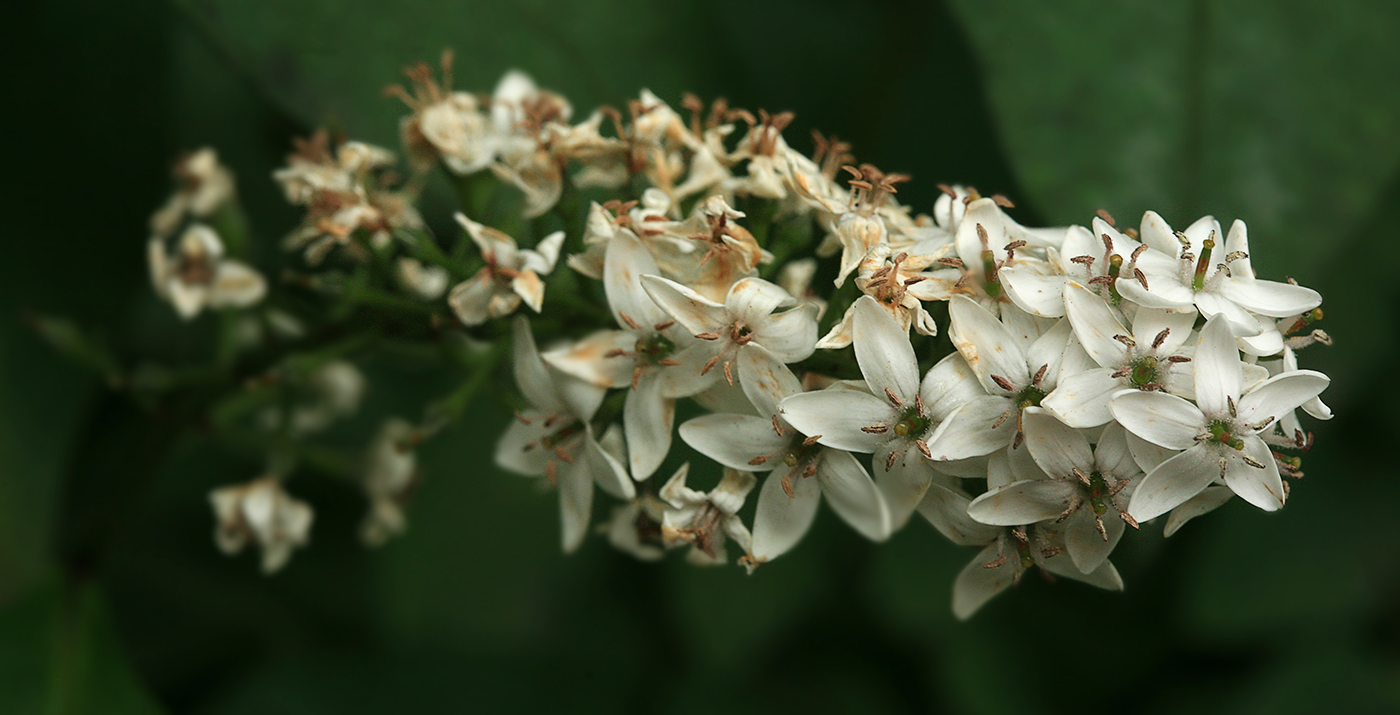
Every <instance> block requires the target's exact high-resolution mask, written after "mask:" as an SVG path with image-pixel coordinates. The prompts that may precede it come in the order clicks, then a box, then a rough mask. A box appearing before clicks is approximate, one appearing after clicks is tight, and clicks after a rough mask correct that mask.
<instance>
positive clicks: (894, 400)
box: [885, 387, 904, 408]
mask: <svg viewBox="0 0 1400 715" xmlns="http://www.w3.org/2000/svg"><path fill="white" fill-rule="evenodd" d="M885 398H886V399H888V400H889V401H890V404H891V405H894V406H895V407H896V408H902V407H904V400H901V399H899V395H896V394H894V390H891V389H890V388H888V387H886V388H885Z"/></svg>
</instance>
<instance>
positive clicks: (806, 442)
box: [802, 434, 822, 447]
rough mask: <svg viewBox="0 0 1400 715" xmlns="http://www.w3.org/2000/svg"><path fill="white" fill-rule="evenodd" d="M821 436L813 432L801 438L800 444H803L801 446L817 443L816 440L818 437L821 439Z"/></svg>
mask: <svg viewBox="0 0 1400 715" xmlns="http://www.w3.org/2000/svg"><path fill="white" fill-rule="evenodd" d="M821 438H822V436H821V435H819V434H814V435H812V436H811V437H808V438H807V439H804V440H802V446H803V447H811V446H812V445H814V444H816V443H817V440H819V439H821Z"/></svg>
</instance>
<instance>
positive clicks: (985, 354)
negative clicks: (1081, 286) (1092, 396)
mask: <svg viewBox="0 0 1400 715" xmlns="http://www.w3.org/2000/svg"><path fill="white" fill-rule="evenodd" d="M964 225H966V224H964ZM1002 315H1003V320H998V319H997V318H996V317H994V316H993V315H992V314H991V313H990V312H988V311H987V309H986V308H983V307H982V306H981V305H979V304H978V303H977V302H975V301H973V300H972V299H971V298H968V297H967V296H962V295H959V296H954V297H953V299H952V301H950V302H949V304H948V316H949V322H950V326H949V329H948V332H949V335H950V336H951V337H952V339H953V346H954V347H956V348H957V349H958V352H960V353H962V356H963V358H965V359H966V360H967V364H968V366H969V367H971V368H972V372H973V373H975V374H976V375H977V380H978V382H980V383H981V385H982V387H983V388H984V389H985V390H986V392H987V393H988V394H989V395H992V396H993V400H994V401H993V402H990V403H986V404H987V408H986V409H987V410H996V411H995V412H991V414H993V415H994V417H993V418H992V419H991V420H989V422H990V424H979V425H976V427H978V428H980V429H981V430H982V432H983V433H984V434H985V433H987V432H991V431H996V428H1000V427H1004V425H1005V424H1007V423H1009V424H1012V425H1013V426H1014V427H1015V429H1014V430H1007V431H1003V432H1001V434H1002V435H1004V436H1008V435H1013V434H1014V439H1013V440H1012V442H1011V446H1012V448H1013V449H1015V448H1017V447H1018V446H1019V444H1020V442H1021V439H1022V438H1023V432H1022V430H1021V413H1022V411H1024V410H1025V409H1026V408H1028V407H1038V406H1040V404H1041V401H1042V400H1043V399H1045V396H1046V395H1048V394H1050V393H1051V392H1053V391H1054V389H1055V386H1056V385H1057V384H1058V383H1059V379H1060V375H1061V373H1062V372H1063V373H1064V374H1066V375H1072V374H1074V373H1077V372H1082V371H1083V370H1085V369H1088V368H1090V367H1092V365H1093V362H1092V361H1091V360H1090V359H1089V356H1088V355H1087V354H1085V352H1084V349H1083V348H1082V347H1081V346H1080V345H1079V341H1078V340H1077V339H1075V337H1074V334H1073V331H1072V329H1071V328H1070V324H1069V322H1068V321H1065V320H1060V321H1057V322H1055V323H1053V326H1052V327H1050V328H1049V329H1048V330H1044V332H1043V333H1038V332H1036V331H1037V330H1039V326H1040V324H1039V323H1037V322H1036V320H1037V319H1035V318H1032V317H1031V316H1028V315H1026V314H1025V313H1022V312H1021V311H1020V310H1019V309H1018V308H1016V307H1014V306H1004V307H1003V310H1002ZM1018 316H1019V317H1018ZM1013 328H1014V330H1015V332H1013ZM982 416H983V417H985V413H984V414H983V415H982ZM962 456H967V455H962ZM935 458H937V459H956V458H958V457H952V456H948V457H945V456H943V455H939V454H937V451H936V450H935Z"/></svg>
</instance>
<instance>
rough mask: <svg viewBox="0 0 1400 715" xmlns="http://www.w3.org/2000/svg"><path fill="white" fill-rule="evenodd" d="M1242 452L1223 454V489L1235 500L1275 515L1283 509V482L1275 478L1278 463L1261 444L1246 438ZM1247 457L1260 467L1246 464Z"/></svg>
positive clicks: (1266, 447)
mask: <svg viewBox="0 0 1400 715" xmlns="http://www.w3.org/2000/svg"><path fill="white" fill-rule="evenodd" d="M1242 439H1243V441H1244V449H1243V450H1242V451H1241V452H1236V451H1235V450H1233V449H1230V450H1226V451H1225V486H1227V487H1229V488H1230V491H1232V492H1234V493H1235V494H1237V495H1239V497H1240V498H1241V499H1243V500H1245V501H1247V502H1249V503H1250V504H1253V505H1254V506H1257V507H1259V508H1260V509H1263V510H1264V511H1277V510H1278V509H1281V508H1283V498H1284V496H1283V479H1281V478H1280V477H1279V473H1278V463H1276V462H1275V461H1274V455H1273V454H1272V453H1271V452H1270V451H1269V445H1267V444H1265V443H1264V440H1262V439H1259V438H1258V437H1256V436H1253V435H1250V436H1247V437H1243V438H1242ZM1244 457H1249V458H1251V459H1253V460H1254V461H1255V462H1257V463H1259V464H1262V465H1263V467H1262V468H1260V467H1256V466H1253V465H1251V464H1247V463H1246V462H1245V461H1244Z"/></svg>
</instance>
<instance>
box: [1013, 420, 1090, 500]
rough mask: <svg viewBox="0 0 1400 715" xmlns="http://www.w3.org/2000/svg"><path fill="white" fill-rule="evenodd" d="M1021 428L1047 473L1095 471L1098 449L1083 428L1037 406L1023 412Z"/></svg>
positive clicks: (1070, 475) (1071, 475)
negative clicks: (1095, 453) (1069, 423)
mask: <svg viewBox="0 0 1400 715" xmlns="http://www.w3.org/2000/svg"><path fill="white" fill-rule="evenodd" d="M1021 427H1022V429H1023V430H1025V434H1026V446H1027V447H1029V448H1030V450H1031V456H1032V457H1033V458H1035V462H1036V464H1039V465H1040V468H1041V469H1043V470H1045V473H1046V474H1049V475H1050V476H1052V477H1057V478H1061V479H1074V478H1075V475H1074V470H1076V469H1078V470H1079V471H1081V472H1084V473H1085V474H1087V473H1089V472H1091V471H1093V468H1094V452H1093V450H1091V449H1089V440H1087V439H1085V438H1084V435H1083V434H1081V433H1080V432H1079V430H1077V429H1074V428H1073V427H1070V426H1069V425H1066V424H1065V423H1063V422H1061V421H1059V420H1057V419H1055V417H1054V416H1053V415H1050V414H1049V413H1047V412H1044V411H1041V410H1038V409H1035V408H1026V411H1025V413H1024V414H1022V415H1021ZM1027 523H1029V522H1027Z"/></svg>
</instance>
